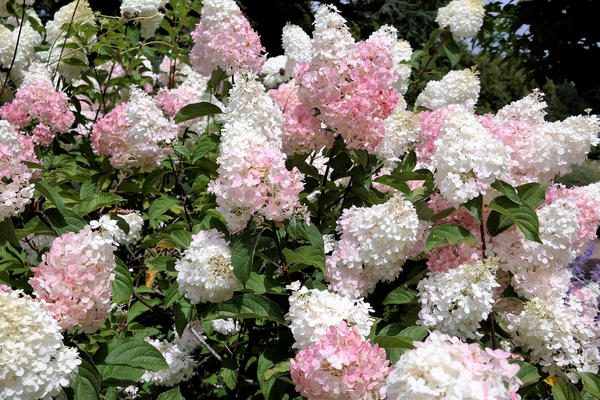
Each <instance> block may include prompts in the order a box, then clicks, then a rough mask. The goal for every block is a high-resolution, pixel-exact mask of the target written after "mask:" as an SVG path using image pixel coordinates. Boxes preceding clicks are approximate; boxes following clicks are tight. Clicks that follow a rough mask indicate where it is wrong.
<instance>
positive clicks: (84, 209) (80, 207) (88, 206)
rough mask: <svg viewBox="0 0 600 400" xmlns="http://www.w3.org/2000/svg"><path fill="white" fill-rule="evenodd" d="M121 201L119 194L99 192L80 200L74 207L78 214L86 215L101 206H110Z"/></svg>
mask: <svg viewBox="0 0 600 400" xmlns="http://www.w3.org/2000/svg"><path fill="white" fill-rule="evenodd" d="M121 201H123V198H122V197H121V196H118V195H116V194H112V193H105V192H100V193H96V194H93V195H92V196H90V197H88V198H86V199H83V200H81V201H80V202H79V203H78V204H77V206H76V207H75V211H76V212H78V213H79V214H82V215H86V214H89V213H91V212H92V211H96V210H98V209H100V208H103V207H110V206H113V205H115V204H117V203H119V202H121Z"/></svg>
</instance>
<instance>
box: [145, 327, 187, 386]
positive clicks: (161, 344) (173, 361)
mask: <svg viewBox="0 0 600 400" xmlns="http://www.w3.org/2000/svg"><path fill="white" fill-rule="evenodd" d="M146 342H148V343H150V344H151V345H152V346H154V347H156V349H157V350H158V351H160V353H161V354H162V355H163V357H164V359H165V361H166V362H167V364H169V367H168V368H166V369H163V370H160V371H146V372H144V375H142V378H141V381H142V382H150V383H152V384H154V385H159V386H175V385H177V384H178V383H180V382H185V381H187V380H189V379H190V378H191V377H192V376H194V373H195V372H194V368H196V365H197V364H198V363H197V362H196V361H195V360H194V359H193V358H192V356H191V355H190V354H188V353H186V352H185V351H182V350H181V349H180V348H179V347H178V346H177V345H176V344H175V343H170V342H168V341H164V340H155V339H149V338H146Z"/></svg>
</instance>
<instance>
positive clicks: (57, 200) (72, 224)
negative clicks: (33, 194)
mask: <svg viewBox="0 0 600 400" xmlns="http://www.w3.org/2000/svg"><path fill="white" fill-rule="evenodd" d="M35 189H36V190H37V191H38V192H40V193H41V194H42V195H43V196H44V197H45V198H46V199H47V200H48V201H50V202H51V203H52V204H54V206H55V207H56V210H58V212H59V213H60V216H62V218H60V216H57V215H55V216H54V218H53V219H52V222H53V224H54V225H55V227H56V228H58V230H60V231H61V233H62V232H69V231H71V232H77V231H79V230H81V229H82V228H83V227H84V226H85V224H86V222H85V221H84V220H83V218H81V217H80V216H79V215H78V214H76V213H75V212H73V211H71V210H68V209H67V208H66V207H65V203H64V201H63V199H62V197H61V196H60V195H59V194H58V192H57V191H56V190H54V188H52V187H51V186H50V185H48V184H46V183H45V182H43V181H37V182H35Z"/></svg>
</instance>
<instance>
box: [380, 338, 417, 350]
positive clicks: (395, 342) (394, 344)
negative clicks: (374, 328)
mask: <svg viewBox="0 0 600 400" xmlns="http://www.w3.org/2000/svg"><path fill="white" fill-rule="evenodd" d="M413 341H414V340H413V339H412V338H409V337H404V336H375V339H373V342H375V343H377V344H378V345H379V346H381V347H383V348H384V349H412V348H414V346H413Z"/></svg>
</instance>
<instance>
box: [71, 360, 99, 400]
mask: <svg viewBox="0 0 600 400" xmlns="http://www.w3.org/2000/svg"><path fill="white" fill-rule="evenodd" d="M71 387H72V389H73V396H74V397H73V399H74V400H98V393H99V392H100V373H99V372H98V370H97V369H96V367H94V365H93V364H92V363H90V362H89V361H87V360H86V359H85V358H83V359H82V360H81V364H80V365H79V369H78V372H77V377H76V378H75V381H74V382H73V384H72V386H71Z"/></svg>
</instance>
